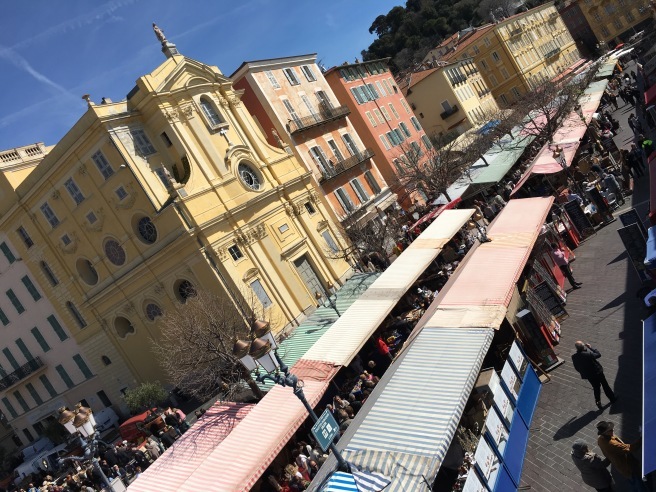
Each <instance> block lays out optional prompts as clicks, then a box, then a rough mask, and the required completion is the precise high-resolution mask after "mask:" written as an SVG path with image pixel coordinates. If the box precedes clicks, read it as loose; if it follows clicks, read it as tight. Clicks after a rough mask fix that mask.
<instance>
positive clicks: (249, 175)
mask: <svg viewBox="0 0 656 492" xmlns="http://www.w3.org/2000/svg"><path fill="white" fill-rule="evenodd" d="M237 174H238V175H239V179H241V182H242V183H244V185H246V187H247V188H250V189H251V190H253V191H259V190H261V189H262V179H261V178H260V175H259V173H258V172H257V171H256V170H255V169H254V168H253V167H252V166H251V165H250V164H246V163H245V162H240V163H239V165H238V166H237Z"/></svg>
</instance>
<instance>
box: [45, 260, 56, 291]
mask: <svg viewBox="0 0 656 492" xmlns="http://www.w3.org/2000/svg"><path fill="white" fill-rule="evenodd" d="M41 270H43V274H44V275H45V276H46V278H47V279H48V282H50V285H52V286H55V285H57V284H58V283H59V280H57V277H55V274H54V272H53V271H52V269H51V268H50V265H48V264H47V263H46V262H45V261H42V262H41Z"/></svg>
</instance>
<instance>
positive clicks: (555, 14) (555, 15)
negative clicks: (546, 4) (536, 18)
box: [547, 12, 558, 22]
mask: <svg viewBox="0 0 656 492" xmlns="http://www.w3.org/2000/svg"><path fill="white" fill-rule="evenodd" d="M557 18H558V12H551V13H550V14H549V15H548V16H547V20H548V21H549V22H553V21H555V20H556V19H557Z"/></svg>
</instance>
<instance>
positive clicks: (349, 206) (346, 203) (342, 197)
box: [335, 187, 355, 214]
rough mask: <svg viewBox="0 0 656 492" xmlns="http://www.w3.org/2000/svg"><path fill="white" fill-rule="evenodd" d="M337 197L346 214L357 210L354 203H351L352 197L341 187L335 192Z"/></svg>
mask: <svg viewBox="0 0 656 492" xmlns="http://www.w3.org/2000/svg"><path fill="white" fill-rule="evenodd" d="M335 197H336V198H337V201H338V202H339V204H340V205H341V206H342V208H343V209H344V212H346V213H347V214H348V213H350V212H353V210H355V205H353V201H351V197H350V196H349V195H348V193H346V192H345V191H344V188H341V187H340V188H337V189H336V190H335Z"/></svg>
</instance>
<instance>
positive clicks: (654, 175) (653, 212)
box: [649, 159, 656, 225]
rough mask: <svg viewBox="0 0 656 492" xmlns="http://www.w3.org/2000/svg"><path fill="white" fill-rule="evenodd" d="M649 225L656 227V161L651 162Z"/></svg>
mask: <svg viewBox="0 0 656 492" xmlns="http://www.w3.org/2000/svg"><path fill="white" fill-rule="evenodd" d="M649 223H650V224H651V225H656V159H652V160H650V161H649Z"/></svg>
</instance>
